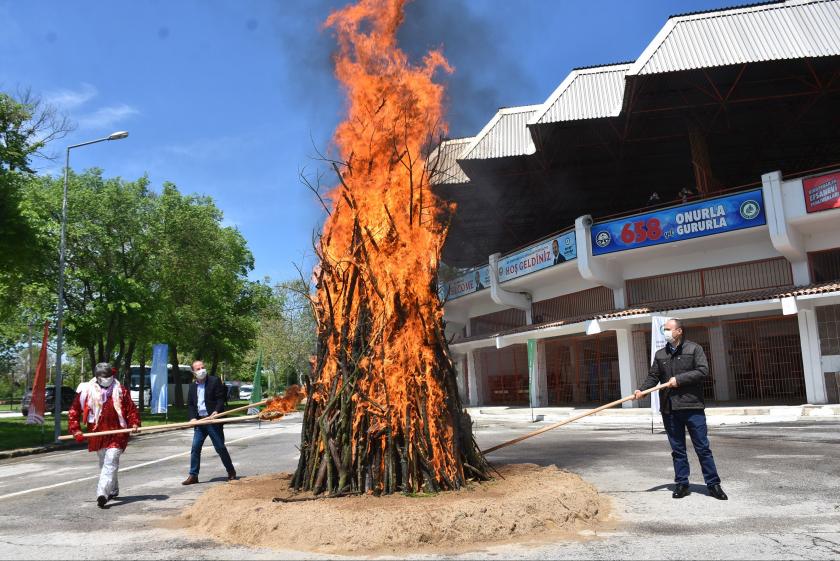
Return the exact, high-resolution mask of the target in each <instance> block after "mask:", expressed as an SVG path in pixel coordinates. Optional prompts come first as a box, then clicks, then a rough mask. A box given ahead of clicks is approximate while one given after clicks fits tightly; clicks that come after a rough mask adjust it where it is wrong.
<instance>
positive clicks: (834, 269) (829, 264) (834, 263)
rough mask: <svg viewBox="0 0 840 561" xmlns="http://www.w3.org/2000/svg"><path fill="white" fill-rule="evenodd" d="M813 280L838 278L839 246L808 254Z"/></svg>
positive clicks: (826, 280) (839, 275)
mask: <svg viewBox="0 0 840 561" xmlns="http://www.w3.org/2000/svg"><path fill="white" fill-rule="evenodd" d="M808 260H809V261H810V263H811V280H812V281H813V282H815V283H816V282H831V281H836V280H840V248H837V249H829V250H828V251H817V252H814V253H809V254H808Z"/></svg>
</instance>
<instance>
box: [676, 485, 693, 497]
mask: <svg viewBox="0 0 840 561" xmlns="http://www.w3.org/2000/svg"><path fill="white" fill-rule="evenodd" d="M690 494H691V491H689V490H688V485H686V484H684V483H677V486H676V487H674V493H673V494H672V495H671V497H672V498H674V499H681V498H683V497H685V496H688V495H690Z"/></svg>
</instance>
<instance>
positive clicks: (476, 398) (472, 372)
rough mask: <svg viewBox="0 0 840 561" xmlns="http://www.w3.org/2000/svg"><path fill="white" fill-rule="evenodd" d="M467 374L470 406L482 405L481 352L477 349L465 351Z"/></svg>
mask: <svg viewBox="0 0 840 561" xmlns="http://www.w3.org/2000/svg"><path fill="white" fill-rule="evenodd" d="M467 375H468V376H469V393H470V395H469V404H470V407H478V406H480V405H483V401H484V377H483V376H482V374H481V354H480V353H479V351H478V350H472V351H470V352H469V353H467Z"/></svg>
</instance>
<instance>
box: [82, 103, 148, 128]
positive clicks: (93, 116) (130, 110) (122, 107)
mask: <svg viewBox="0 0 840 561" xmlns="http://www.w3.org/2000/svg"><path fill="white" fill-rule="evenodd" d="M138 113H140V111H138V110H137V109H136V108H134V107H132V106H131V105H127V104H125V103H120V104H117V105H109V106H107V107H100V108H99V109H97V110H96V111H94V112H92V113H87V114H85V115H81V116H80V117H79V118H78V119H77V120H78V122H79V126H80V127H81V128H86V129H107V128H110V127H113V126H114V125H116V124H117V123H119V122H121V121H124V120H125V119H128V118H129V117H132V116H134V115H137V114H138Z"/></svg>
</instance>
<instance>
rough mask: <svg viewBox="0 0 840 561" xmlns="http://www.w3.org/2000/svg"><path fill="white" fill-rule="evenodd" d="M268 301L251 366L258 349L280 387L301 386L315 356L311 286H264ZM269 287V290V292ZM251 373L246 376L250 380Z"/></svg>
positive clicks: (295, 282) (286, 283)
mask: <svg viewBox="0 0 840 561" xmlns="http://www.w3.org/2000/svg"><path fill="white" fill-rule="evenodd" d="M262 286H263V288H264V289H266V290H268V292H269V294H268V301H267V303H266V305H264V306H263V307H262V309H261V312H260V315H259V327H258V334H257V338H256V345H255V350H254V351H252V353H251V354H250V355H249V357H248V362H250V363H253V362H256V354H257V352H258V351H257V349H259V350H261V351H262V353H263V364H264V365H265V366H266V367H267V368H268V369H269V370H270V371H271V372H272V374H273V375H274V376H275V378H274V381H275V383H276V384H277V385H278V386H279V385H284V386H285V385H291V384H294V383H299V382H300V380H301V379H302V377H303V376H305V375H308V374H309V371H310V368H311V367H310V362H309V361H310V357H311V356H312V355H313V354H314V353H315V335H316V329H315V318H314V316H313V315H312V307H311V304H310V301H309V298H308V294H309V286H308V285H307V284H306V282H305V281H303V280H302V279H297V280H291V281H284V282H279V283H276V284H274V285H272V284H271V280H270V279H266V281H265V283H264V284H263V285H262ZM269 287H270V288H269ZM252 375H253V374H252V373H248V374H247V378H245V379H248V380H250V378H251V377H252Z"/></svg>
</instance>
